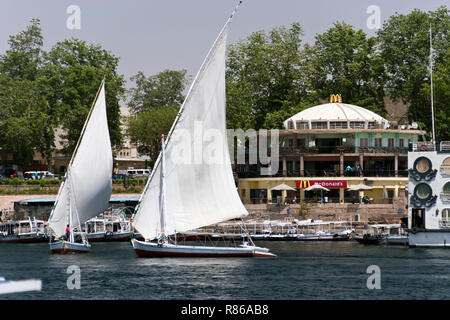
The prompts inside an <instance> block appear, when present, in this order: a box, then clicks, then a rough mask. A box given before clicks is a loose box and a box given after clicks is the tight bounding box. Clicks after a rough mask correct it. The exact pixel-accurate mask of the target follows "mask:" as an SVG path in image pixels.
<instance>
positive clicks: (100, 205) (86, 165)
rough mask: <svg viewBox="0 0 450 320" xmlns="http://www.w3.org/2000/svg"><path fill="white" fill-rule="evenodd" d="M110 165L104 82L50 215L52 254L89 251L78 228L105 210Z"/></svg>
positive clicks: (110, 187)
mask: <svg viewBox="0 0 450 320" xmlns="http://www.w3.org/2000/svg"><path fill="white" fill-rule="evenodd" d="M112 166H113V159H112V150H111V141H110V137H109V130H108V121H107V116H106V101H105V79H103V81H102V83H101V85H100V88H99V90H98V91H97V96H96V99H95V100H94V103H93V105H92V107H91V110H90V111H89V114H88V117H87V119H86V122H85V123H84V127H83V129H82V131H81V134H80V138H79V139H78V143H77V146H76V147H75V151H74V153H73V155H72V158H71V160H70V163H69V165H68V167H67V171H66V174H65V177H64V181H63V182H62V183H61V186H60V188H59V191H58V196H57V198H56V201H55V205H54V206H53V209H52V212H51V214H50V218H49V227H50V229H51V231H52V232H53V234H54V236H55V237H56V238H55V240H56V241H52V237H50V250H51V251H52V253H68V252H89V251H90V249H91V245H90V244H89V242H88V241H87V238H86V235H85V234H84V233H83V232H82V229H81V225H82V224H83V223H84V222H86V221H87V220H89V219H91V218H93V217H95V216H96V215H98V214H99V213H101V212H103V211H104V210H105V209H106V208H107V207H108V203H109V200H110V197H111V191H112V181H111V180H112ZM67 228H68V230H67V231H69V232H66V229H67ZM65 235H66V237H64V236H65ZM67 235H68V237H67Z"/></svg>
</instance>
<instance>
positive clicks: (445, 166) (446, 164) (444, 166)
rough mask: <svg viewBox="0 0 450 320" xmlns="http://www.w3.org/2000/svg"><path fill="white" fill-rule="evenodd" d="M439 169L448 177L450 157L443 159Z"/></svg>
mask: <svg viewBox="0 0 450 320" xmlns="http://www.w3.org/2000/svg"><path fill="white" fill-rule="evenodd" d="M441 169H442V171H444V173H445V174H449V175H450V157H448V158H445V159H444V161H442V164H441Z"/></svg>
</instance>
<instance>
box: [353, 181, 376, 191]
mask: <svg viewBox="0 0 450 320" xmlns="http://www.w3.org/2000/svg"><path fill="white" fill-rule="evenodd" d="M372 189H373V188H372V187H369V186H367V185H365V184H363V183H360V184H357V185H356V186H353V187H350V188H348V189H347V191H362V190H372Z"/></svg>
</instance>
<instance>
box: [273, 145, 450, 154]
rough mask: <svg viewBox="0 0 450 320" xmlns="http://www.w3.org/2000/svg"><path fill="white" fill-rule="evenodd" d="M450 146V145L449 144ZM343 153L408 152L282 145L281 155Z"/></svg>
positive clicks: (406, 149) (388, 148) (405, 151)
mask: <svg viewBox="0 0 450 320" xmlns="http://www.w3.org/2000/svg"><path fill="white" fill-rule="evenodd" d="M449 148H450V146H449ZM449 150H450V149H449ZM341 153H401V154H406V153H408V148H407V147H357V146H323V147H317V146H316V147H280V149H279V154H280V155H284V156H287V155H300V154H341Z"/></svg>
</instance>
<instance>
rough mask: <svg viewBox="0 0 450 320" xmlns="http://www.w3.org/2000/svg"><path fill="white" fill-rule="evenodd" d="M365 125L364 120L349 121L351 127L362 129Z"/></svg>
mask: <svg viewBox="0 0 450 320" xmlns="http://www.w3.org/2000/svg"><path fill="white" fill-rule="evenodd" d="M365 125H366V124H365V122H362V121H351V122H350V128H351V129H364V128H365Z"/></svg>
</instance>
